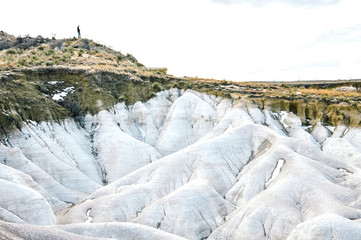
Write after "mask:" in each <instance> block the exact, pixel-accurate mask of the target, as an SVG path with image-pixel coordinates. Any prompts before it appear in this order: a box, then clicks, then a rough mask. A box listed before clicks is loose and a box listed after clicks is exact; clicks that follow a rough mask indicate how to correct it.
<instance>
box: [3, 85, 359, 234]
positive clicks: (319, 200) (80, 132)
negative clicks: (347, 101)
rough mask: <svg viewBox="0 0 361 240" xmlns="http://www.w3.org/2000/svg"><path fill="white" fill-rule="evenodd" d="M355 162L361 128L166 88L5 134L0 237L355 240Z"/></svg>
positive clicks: (357, 213)
mask: <svg viewBox="0 0 361 240" xmlns="http://www.w3.org/2000/svg"><path fill="white" fill-rule="evenodd" d="M360 159H361V129H360V128H347V127H345V126H335V127H331V126H323V125H322V124H320V123H319V124H316V125H315V126H307V127H306V126H302V124H301V121H300V119H299V118H298V117H297V116H295V115H294V114H292V113H286V112H281V113H274V112H271V111H269V110H267V109H265V110H261V109H259V108H258V107H257V106H256V105H254V104H252V103H251V102H249V101H247V100H242V99H241V100H230V99H222V98H216V97H214V96H208V95H206V94H200V93H197V92H195V91H191V90H188V91H186V92H182V91H179V90H177V89H172V90H170V91H163V92H160V93H158V94H157V95H156V96H155V97H154V98H153V99H151V100H149V101H148V102H146V103H141V102H138V103H136V104H135V105H133V106H126V105H124V104H121V103H120V104H117V105H115V106H114V107H113V109H110V110H109V111H107V110H103V111H101V112H99V113H98V114H97V115H95V116H91V115H87V116H86V117H85V122H84V128H82V127H80V126H79V125H78V124H77V123H76V122H74V121H73V120H71V119H67V120H64V121H61V122H60V123H54V122H52V123H51V122H43V123H35V122H28V123H26V124H25V125H24V127H23V128H22V129H21V130H19V131H17V132H14V133H13V134H11V135H9V136H7V138H6V139H3V140H2V141H1V142H0V184H1V186H2V187H1V188H0V219H2V220H4V221H7V222H15V223H12V224H10V223H5V222H0V223H1V224H0V238H1V236H2V235H1V234H4V236H5V235H6V234H10V235H11V234H14V239H16V237H18V238H24V237H26V236H30V235H26V234H25V235H24V233H22V232H21V231H22V230H21V229H34V230H32V231H33V232H34V233H35V234H40V235H41V234H45V235H44V236H48V235H46V234H49V229H57V231H61V232H63V231H66V232H71V233H73V234H75V235H72V237H73V238H74V239H78V238H79V239H82V236H89V237H94V238H112V239H134V238H139V239H147V238H148V239H149V238H151V239H182V238H186V239H205V238H208V239H331V237H333V239H359V238H360V235H361V233H360V231H361V230H360V229H361V225H360V223H361V184H360V183H361V161H360ZM34 209H35V210H36V211H34ZM55 216H56V221H55ZM16 223H27V224H39V225H41V224H42V225H44V224H46V225H54V226H52V227H36V226H31V225H21V224H16ZM56 224H65V225H56ZM10 228H11V229H15V230H11V231H10V230H9V229H10ZM3 229H5V230H4V231H3ZM19 231H20V232H21V233H19ZM24 231H25V230H24ZM54 234H55V235H56V233H54ZM10 235H9V236H10ZM49 236H50V235H49ZM64 236H66V235H64ZM4 239H6V238H5V237H4ZM59 239H62V238H61V237H59ZM69 239H71V238H70V237H69Z"/></svg>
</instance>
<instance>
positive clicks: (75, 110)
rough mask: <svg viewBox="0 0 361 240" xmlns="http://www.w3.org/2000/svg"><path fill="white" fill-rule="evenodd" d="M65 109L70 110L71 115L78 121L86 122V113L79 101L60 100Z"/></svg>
mask: <svg viewBox="0 0 361 240" xmlns="http://www.w3.org/2000/svg"><path fill="white" fill-rule="evenodd" d="M59 104H60V105H62V106H63V107H64V108H65V109H67V110H69V112H70V116H71V117H73V118H74V119H75V120H76V121H77V122H79V123H80V124H83V122H84V114H83V110H82V109H81V107H80V105H79V104H78V103H77V102H73V101H62V102H59Z"/></svg>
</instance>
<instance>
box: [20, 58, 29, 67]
mask: <svg viewBox="0 0 361 240" xmlns="http://www.w3.org/2000/svg"><path fill="white" fill-rule="evenodd" d="M27 64H28V63H27V62H26V60H25V59H24V58H20V59H18V65H19V66H26V65H27Z"/></svg>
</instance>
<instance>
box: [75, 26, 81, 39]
mask: <svg viewBox="0 0 361 240" xmlns="http://www.w3.org/2000/svg"><path fill="white" fill-rule="evenodd" d="M76 29H77V30H78V38H81V36H80V28H79V26H78V27H77V28H76Z"/></svg>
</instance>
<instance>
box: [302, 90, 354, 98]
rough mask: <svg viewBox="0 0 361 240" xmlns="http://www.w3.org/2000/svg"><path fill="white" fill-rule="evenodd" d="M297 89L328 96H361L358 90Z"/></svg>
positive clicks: (306, 92)
mask: <svg viewBox="0 0 361 240" xmlns="http://www.w3.org/2000/svg"><path fill="white" fill-rule="evenodd" d="M297 91H299V92H301V93H302V94H304V95H327V96H344V97H359V96H361V94H360V93H358V92H357V91H353V92H344V91H337V90H334V89H312V88H311V89H297Z"/></svg>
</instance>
